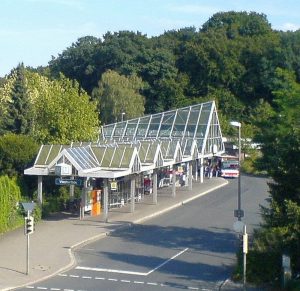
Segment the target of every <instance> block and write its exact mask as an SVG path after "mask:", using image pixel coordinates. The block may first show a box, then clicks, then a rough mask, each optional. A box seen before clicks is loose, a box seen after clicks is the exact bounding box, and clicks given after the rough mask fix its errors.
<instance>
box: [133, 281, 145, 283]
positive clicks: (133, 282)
mask: <svg viewBox="0 0 300 291" xmlns="http://www.w3.org/2000/svg"><path fill="white" fill-rule="evenodd" d="M133 283H135V284H145V282H141V281H133Z"/></svg>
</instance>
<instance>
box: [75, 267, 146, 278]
mask: <svg viewBox="0 0 300 291" xmlns="http://www.w3.org/2000/svg"><path fill="white" fill-rule="evenodd" d="M76 269H77V270H85V271H95V272H107V273H118V274H126V275H138V276H147V275H148V273H142V272H132V271H124V270H114V269H105V268H90V267H81V266H78V267H76Z"/></svg>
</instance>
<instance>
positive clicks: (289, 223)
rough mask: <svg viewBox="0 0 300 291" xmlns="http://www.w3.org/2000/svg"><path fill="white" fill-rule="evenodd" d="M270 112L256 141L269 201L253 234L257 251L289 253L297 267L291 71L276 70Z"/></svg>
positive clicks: (297, 125)
mask: <svg viewBox="0 0 300 291" xmlns="http://www.w3.org/2000/svg"><path fill="white" fill-rule="evenodd" d="M276 77H277V79H276V82H275V83H274V88H276V89H275V90H274V92H273V93H274V95H275V96H276V98H275V100H274V102H275V107H274V111H273V113H271V114H270V116H269V118H268V119H267V120H265V121H264V126H263V128H262V131H261V132H260V134H259V135H258V141H260V142H261V143H262V153H263V156H262V158H261V160H260V163H259V166H261V167H263V168H264V169H266V170H267V171H268V173H269V174H270V176H271V178H272V182H270V183H269V185H270V195H271V203H270V206H269V207H264V208H262V210H263V218H264V225H263V227H262V228H261V229H260V230H258V231H257V233H256V235H255V247H256V248H257V249H258V250H262V251H268V252H275V253H277V254H279V255H281V254H282V253H283V252H288V253H289V254H290V255H291V258H292V263H293V268H294V269H296V270H299V269H300V260H299V252H300V245H299V241H300V240H299V239H300V228H299V224H300V220H299V214H300V185H299V183H297V177H299V175H300V167H299V164H300V117H299V112H300V84H299V83H297V82H296V77H295V74H294V73H291V72H289V71H286V70H282V69H277V70H276Z"/></svg>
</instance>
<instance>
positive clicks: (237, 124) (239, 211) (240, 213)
mask: <svg viewBox="0 0 300 291" xmlns="http://www.w3.org/2000/svg"><path fill="white" fill-rule="evenodd" d="M230 124H231V125H232V126H235V127H237V128H238V129H239V153H238V155H239V156H238V162H239V177H238V209H237V210H236V211H235V213H234V216H235V217H237V218H238V220H239V221H241V218H242V217H243V216H244V211H243V210H242V208H241V204H242V202H241V127H242V125H241V123H240V122H238V121H231V122H230Z"/></svg>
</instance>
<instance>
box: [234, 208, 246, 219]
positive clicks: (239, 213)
mask: <svg viewBox="0 0 300 291" xmlns="http://www.w3.org/2000/svg"><path fill="white" fill-rule="evenodd" d="M234 217H237V218H241V217H244V210H242V209H235V210H234Z"/></svg>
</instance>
